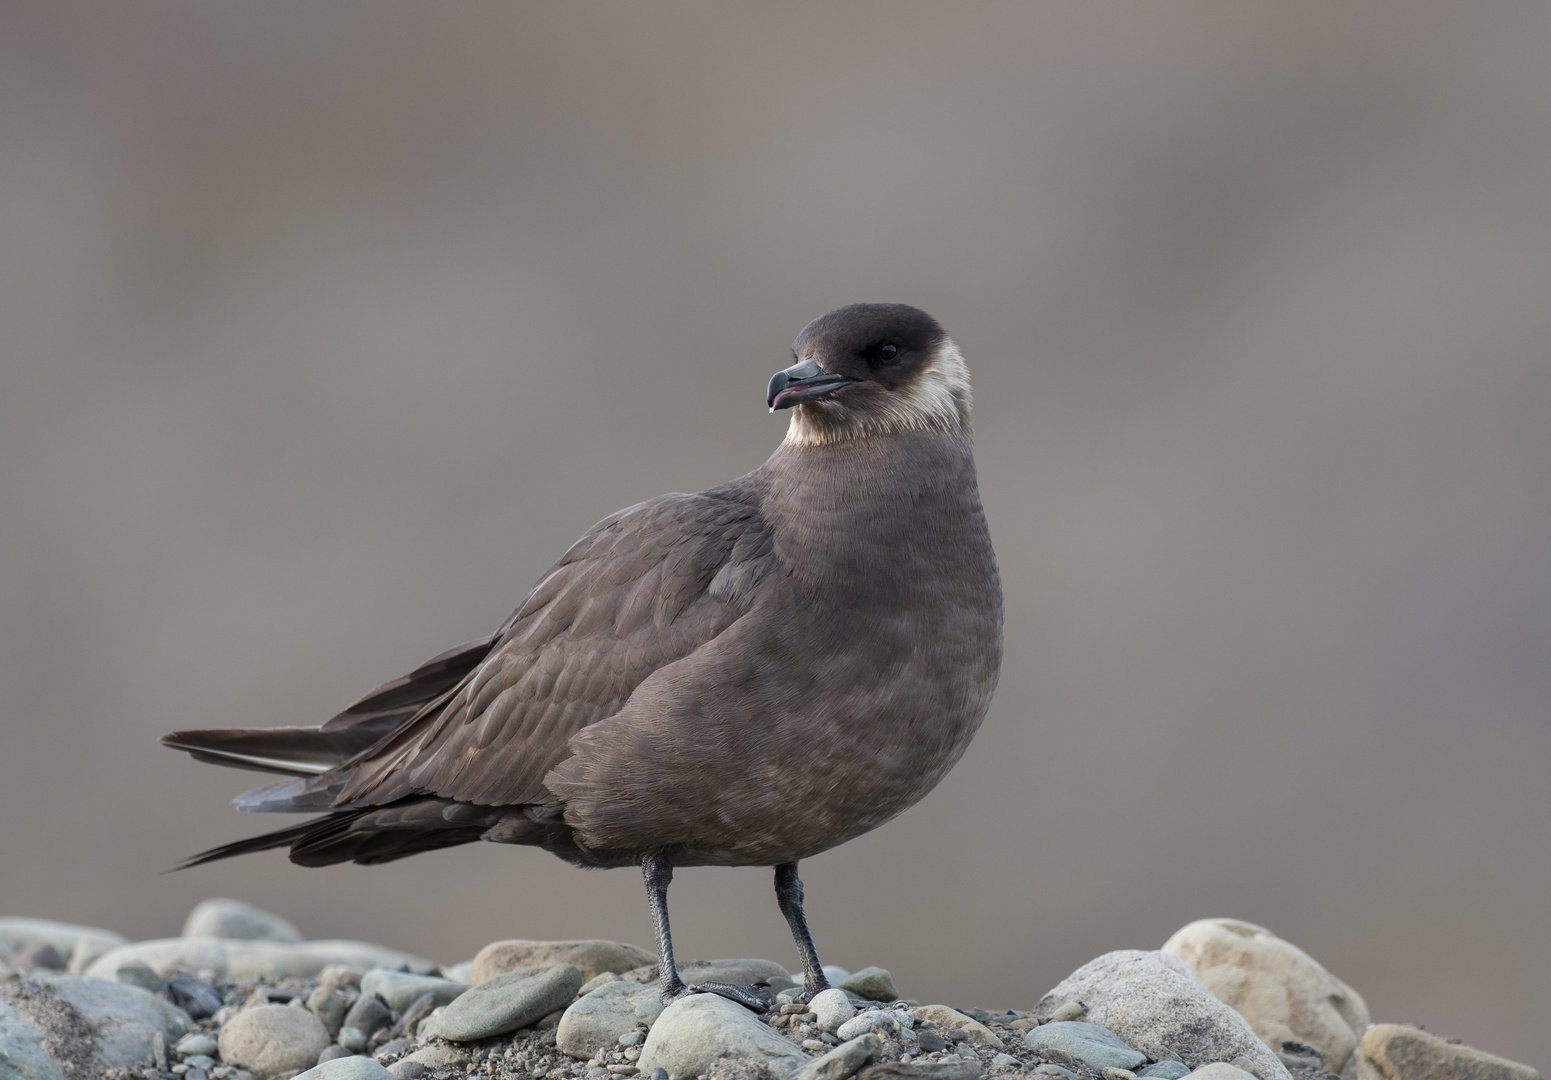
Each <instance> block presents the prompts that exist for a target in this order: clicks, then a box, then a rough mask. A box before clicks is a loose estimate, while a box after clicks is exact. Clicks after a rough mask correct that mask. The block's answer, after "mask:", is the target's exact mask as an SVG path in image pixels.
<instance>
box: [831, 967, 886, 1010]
mask: <svg viewBox="0 0 1551 1080" xmlns="http://www.w3.org/2000/svg"><path fill="white" fill-rule="evenodd" d="M839 986H840V989H842V990H848V991H850V992H851V993H853V994H856V995H857V996H858V997H862V998H866V999H867V1000H868V1001H884V1002H888V1001H895V1000H898V998H899V991H898V990H896V989H894V976H892V975H890V974H889V973H888V971H886V970H885V969H883V968H881V967H864V968H862V970H861V971H858V972H855V973H853V974H852V975H851V976H850V977H849V978H847V979H845V980H843V981H842V982H841V983H840V984H839Z"/></svg>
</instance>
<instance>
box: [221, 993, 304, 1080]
mask: <svg viewBox="0 0 1551 1080" xmlns="http://www.w3.org/2000/svg"><path fill="white" fill-rule="evenodd" d="M219 1043H220V1049H221V1059H222V1060H223V1061H225V1062H226V1063H227V1064H229V1065H236V1066H237V1067H239V1068H242V1069H246V1070H248V1071H249V1072H251V1073H253V1075H254V1076H255V1077H257V1078H258V1080H285V1078H287V1077H289V1076H291V1075H292V1074H293V1073H297V1072H300V1071H301V1070H303V1069H306V1068H310V1067H311V1066H312V1065H314V1064H316V1063H317V1060H318V1055H319V1054H320V1053H322V1052H323V1048H324V1047H326V1046H328V1044H329V1034H328V1031H327V1030H326V1029H325V1028H324V1027H323V1022H322V1021H321V1020H319V1019H318V1018H317V1017H316V1016H314V1015H312V1013H310V1012H308V1011H307V1010H306V1009H293V1008H291V1007H290V1006H289V1005H259V1006H256V1007H254V1008H251V1009H244V1010H243V1011H242V1012H240V1013H238V1014H237V1015H236V1016H234V1017H232V1018H231V1019H230V1020H228V1021H227V1022H226V1023H225V1025H223V1026H222V1028H221V1036H220V1040H219Z"/></svg>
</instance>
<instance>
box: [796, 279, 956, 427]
mask: <svg viewBox="0 0 1551 1080" xmlns="http://www.w3.org/2000/svg"><path fill="white" fill-rule="evenodd" d="M792 358H793V359H794V360H795V361H796V363H794V364H793V365H792V366H791V367H789V368H786V369H785V370H783V371H778V372H776V373H775V376H774V377H773V378H772V379H771V380H770V387H769V391H768V393H767V395H766V400H767V403H768V404H769V405H770V411H771V412H775V411H776V410H778V409H791V410H792V423H791V427H790V428H789V429H788V431H787V435H786V441H787V442H789V443H804V444H816V443H831V442H840V441H842V440H845V439H855V438H862V437H865V436H868V435H883V434H891V433H897V432H903V431H943V432H949V433H968V431H969V410H970V394H969V369H968V368H967V367H965V365H964V358H963V357H962V356H960V355H959V350H958V347H957V346H956V345H954V344H953V341H952V339H950V338H949V337H948V335H947V333H946V332H945V331H944V330H943V328H942V327H941V326H940V325H939V324H938V322H937V320H936V319H934V318H932V317H931V316H930V315H928V314H927V313H926V312H924V311H922V310H921V309H920V308H913V307H910V306H909V305H907V304H850V305H847V306H846V307H843V308H837V309H835V310H834V311H831V312H830V313H829V314H828V315H821V316H819V317H818V318H817V319H814V320H813V321H812V322H811V323H809V324H808V325H807V326H805V327H803V330H802V333H800V334H798V335H797V340H796V341H795V342H793V343H792Z"/></svg>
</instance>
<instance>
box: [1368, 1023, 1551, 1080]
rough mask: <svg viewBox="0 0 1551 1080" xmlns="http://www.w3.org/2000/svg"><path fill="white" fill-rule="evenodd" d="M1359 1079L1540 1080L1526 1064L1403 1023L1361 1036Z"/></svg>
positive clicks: (1372, 1029)
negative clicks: (1451, 1041) (1446, 1040)
mask: <svg viewBox="0 0 1551 1080" xmlns="http://www.w3.org/2000/svg"><path fill="white" fill-rule="evenodd" d="M1357 1076H1358V1080H1541V1078H1540V1073H1539V1072H1537V1071H1536V1070H1534V1069H1532V1068H1530V1067H1529V1066H1528V1065H1521V1064H1519V1063H1518V1062H1517V1061H1509V1060H1508V1059H1507V1058H1500V1057H1497V1056H1496V1055H1495V1054H1488V1053H1486V1052H1485V1051H1483V1050H1477V1049H1475V1048H1474V1047H1470V1046H1462V1045H1459V1044H1457V1043H1450V1042H1445V1041H1444V1040H1442V1039H1440V1038H1438V1036H1436V1035H1433V1034H1430V1033H1429V1032H1426V1031H1422V1030H1420V1029H1418V1028H1413V1027H1406V1026H1405V1025H1403V1024H1374V1025H1373V1026H1372V1027H1370V1028H1369V1029H1368V1030H1367V1031H1366V1032H1364V1034H1363V1037H1362V1044H1361V1047H1360V1049H1359V1050H1358V1057H1357Z"/></svg>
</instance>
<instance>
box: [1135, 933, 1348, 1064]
mask: <svg viewBox="0 0 1551 1080" xmlns="http://www.w3.org/2000/svg"><path fill="white" fill-rule="evenodd" d="M1163 951H1164V952H1167V953H1173V954H1174V955H1175V956H1178V957H1179V958H1180V959H1181V960H1183V961H1185V963H1187V964H1188V965H1190V969H1191V970H1192V971H1194V972H1195V974H1196V977H1197V978H1199V979H1200V980H1201V981H1202V982H1203V983H1204V984H1205V985H1206V988H1207V989H1208V990H1210V991H1211V992H1212V994H1213V996H1215V997H1216V998H1218V999H1219V1000H1221V1001H1223V1002H1225V1003H1227V1004H1228V1005H1231V1006H1233V1008H1234V1009H1236V1010H1238V1012H1239V1013H1240V1015H1242V1016H1243V1017H1244V1019H1246V1020H1248V1021H1249V1026H1250V1027H1251V1028H1253V1029H1254V1032H1255V1034H1256V1035H1258V1036H1259V1037H1260V1039H1261V1040H1262V1041H1263V1042H1264V1043H1265V1044H1266V1045H1268V1046H1271V1047H1273V1048H1274V1047H1280V1046H1281V1045H1282V1043H1283V1042H1288V1041H1291V1042H1300V1043H1306V1044H1307V1045H1309V1046H1312V1047H1314V1048H1315V1049H1316V1050H1318V1051H1320V1052H1321V1053H1322V1054H1324V1055H1325V1060H1326V1062H1327V1067H1328V1068H1329V1070H1330V1071H1331V1072H1336V1073H1339V1072H1341V1070H1342V1069H1344V1068H1345V1067H1346V1063H1347V1061H1348V1060H1349V1059H1350V1058H1351V1055H1352V1051H1354V1050H1356V1049H1357V1040H1358V1039H1359V1038H1360V1037H1361V1035H1362V1032H1363V1030H1364V1029H1366V1028H1367V1026H1368V1023H1369V1020H1370V1017H1369V1015H1368V1006H1367V1004H1366V1003H1365V1002H1364V1001H1363V999H1362V995H1360V994H1358V993H1357V991H1355V990H1353V989H1352V988H1351V987H1350V986H1348V985H1346V983H1344V982H1342V981H1341V980H1340V979H1338V978H1336V977H1335V976H1334V975H1332V974H1330V972H1328V971H1326V970H1325V969H1324V968H1323V967H1321V966H1320V964H1319V962H1318V961H1317V960H1315V959H1314V958H1313V957H1312V956H1310V955H1309V954H1308V953H1306V952H1304V951H1303V950H1302V949H1300V948H1298V947H1297V946H1296V945H1293V944H1291V943H1290V942H1287V941H1283V940H1282V939H1281V938H1279V937H1277V936H1276V935H1275V934H1273V933H1271V931H1269V930H1267V929H1265V928H1264V927H1260V926H1256V925H1255V924H1254V923H1247V922H1240V921H1239V920H1237V919H1201V920H1199V921H1197V922H1193V923H1191V924H1189V925H1188V926H1185V927H1183V928H1182V929H1180V930H1179V931H1177V932H1176V933H1175V934H1174V936H1173V937H1171V938H1169V940H1168V941H1166V942H1164V944H1163Z"/></svg>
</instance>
